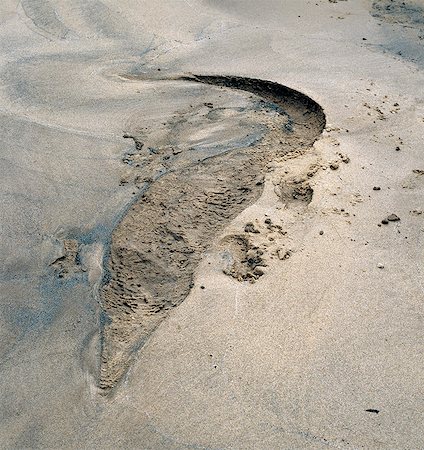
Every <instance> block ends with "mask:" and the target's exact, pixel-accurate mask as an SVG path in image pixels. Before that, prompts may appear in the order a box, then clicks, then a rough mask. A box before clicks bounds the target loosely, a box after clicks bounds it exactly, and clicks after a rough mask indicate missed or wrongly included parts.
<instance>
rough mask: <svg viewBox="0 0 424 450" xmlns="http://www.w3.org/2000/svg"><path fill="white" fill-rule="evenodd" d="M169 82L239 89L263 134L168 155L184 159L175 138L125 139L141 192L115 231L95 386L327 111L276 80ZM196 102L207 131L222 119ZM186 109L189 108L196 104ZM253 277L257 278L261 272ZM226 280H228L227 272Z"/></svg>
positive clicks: (140, 341) (118, 365)
mask: <svg viewBox="0 0 424 450" xmlns="http://www.w3.org/2000/svg"><path fill="white" fill-rule="evenodd" d="M176 80H177V82H181V83H193V85H194V86H195V85H196V84H198V83H201V84H203V85H210V86H211V88H212V87H213V89H215V90H216V89H220V94H221V95H220V97H224V98H225V96H227V95H229V93H231V92H232V91H233V90H237V91H239V92H240V95H244V96H245V97H246V98H247V99H248V100H249V101H250V102H251V104H252V107H251V108H246V109H245V110H239V111H238V113H240V114H241V116H245V119H243V120H246V123H248V124H249V123H252V124H253V125H252V127H254V124H257V125H259V126H261V127H262V128H263V129H264V130H265V131H264V134H263V136H262V137H261V138H260V139H259V140H258V141H256V142H252V141H250V142H248V143H246V144H245V145H238V146H233V147H231V148H230V149H228V150H225V149H224V150H223V149H221V150H220V151H219V152H217V153H215V154H209V155H204V154H202V157H200V158H198V159H196V158H194V159H193V158H191V159H190V158H189V159H187V158H186V159H184V158H182V159H180V160H178V159H173V158H176V156H180V153H184V152H182V150H181V149H180V148H179V147H178V143H176V142H173V143H170V144H169V147H166V145H165V146H164V145H162V146H159V147H158V148H152V147H149V148H144V147H145V146H144V144H143V141H142V139H143V136H146V133H148V132H149V131H147V132H146V131H144V135H143V136H141V135H140V136H139V135H137V136H129V135H127V136H126V137H132V138H133V139H134V142H135V145H136V149H135V151H134V153H132V154H131V155H130V156H129V157H127V159H128V158H129V162H132V163H136V164H135V165H136V166H140V167H144V168H145V172H144V174H143V175H142V176H141V175H140V176H139V177H136V179H135V180H134V182H135V183H136V184H137V180H139V183H141V185H142V187H143V194H141V196H140V197H139V199H138V200H137V201H136V202H135V203H134V204H133V205H132V207H131V208H130V210H129V211H128V212H127V214H126V215H125V217H124V218H123V219H122V221H121V222H120V223H119V225H118V226H117V227H116V229H115V230H114V232H113V235H112V240H111V246H110V257H109V261H108V267H107V271H108V275H107V280H105V283H104V285H103V287H102V290H101V299H102V309H103V313H104V317H105V320H104V321H103V326H102V330H101V337H102V349H101V361H100V374H99V386H100V387H101V388H102V389H105V390H107V389H110V388H112V387H113V386H115V385H116V383H118V382H119V380H120V379H121V378H122V376H123V375H124V374H125V372H126V371H127V369H128V368H129V367H130V365H131V362H132V360H133V358H134V357H135V354H136V352H137V350H139V349H140V348H141V347H142V346H143V345H144V343H145V342H146V340H147V338H148V337H149V335H150V334H151V333H152V332H153V330H154V329H155V328H156V327H157V326H158V325H159V324H160V323H161V322H162V321H163V320H164V318H165V317H166V316H167V315H168V314H169V312H170V311H171V310H172V309H173V308H175V307H176V306H178V305H180V304H181V303H182V302H183V301H184V299H185V298H186V297H187V295H188V294H189V292H190V289H191V287H192V286H193V276H194V273H195V270H196V267H197V266H198V264H199V262H200V260H201V259H202V257H203V256H204V253H205V251H206V250H207V249H208V248H209V247H210V246H211V244H212V243H213V241H214V239H215V238H216V237H217V236H218V235H219V234H221V233H222V232H223V230H224V228H225V227H226V226H227V225H228V224H229V223H230V222H231V221H232V220H233V219H234V218H235V217H236V216H237V215H239V214H240V213H241V212H242V211H243V210H244V209H246V208H247V207H248V206H249V205H251V204H253V203H254V202H255V201H256V200H257V199H258V198H259V197H260V195H261V193H262V190H263V176H264V174H265V172H266V171H267V167H268V166H269V164H270V163H271V162H272V161H273V160H275V159H277V158H279V157H281V156H283V155H285V154H287V152H289V151H293V150H296V152H299V154H301V153H304V152H305V151H308V150H309V149H310V148H311V146H312V145H313V143H314V142H315V140H316V139H317V138H318V137H319V136H320V135H321V132H322V130H323V128H324V126H325V116H324V113H323V111H322V108H321V107H320V106H319V105H318V104H317V103H315V102H314V101H313V100H311V99H310V98H309V97H307V96H305V95H303V94H301V93H299V92H297V91H294V90H292V89H289V88H287V87H284V86H281V85H279V84H277V83H274V82H270V81H262V80H257V79H250V78H242V77H230V76H198V75H196V76H194V75H193V76H187V77H181V78H178V79H175V78H174V79H173V80H172V82H176ZM163 82H164V83H166V82H168V81H167V80H164V81H163ZM203 105H205V106H206V110H207V111H206V110H205V108H203V109H199V111H203V112H202V113H201V114H202V117H204V119H202V120H205V126H206V125H207V126H211V123H212V124H213V123H214V120H216V121H217V124H218V123H219V121H222V120H225V114H224V112H225V111H224V112H223V111H222V110H223V108H220V110H218V111H214V105H213V104H212V103H204V104H203ZM190 107H193V110H195V109H196V105H190ZM196 117H197V116H196ZM172 121H173V124H174V128H173V129H178V128H176V127H175V124H176V123H177V125H178V126H179V127H181V126H183V125H184V123H185V126H190V123H191V122H190V121H193V123H195V122H194V119H193V115H191V116H184V115H183V116H182V117H180V118H179V119H178V120H177V121H176V120H175V118H173V119H172ZM206 121H207V124H206ZM162 125H164V124H162ZM217 126H218V125H217ZM152 132H153V131H152ZM246 142H247V141H246ZM189 150H192V149H189ZM159 160H160V161H161V164H162V166H161V167H162V169H163V168H165V169H166V170H162V172H161V171H159V172H158V173H159V175H156V176H149V174H148V173H146V171H149V170H153V169H154V167H155V165H154V162H155V161H156V163H157V162H158V161H159ZM170 161H174V163H170ZM178 161H180V163H178ZM181 161H182V162H181ZM295 188H296V189H297V191H296V195H294V194H293V196H292V197H293V198H295V199H297V198H298V199H299V200H304V201H308V200H309V199H310V196H311V195H312V191H311V189H310V188H309V186H308V185H306V184H304V185H301V186H296V187H295ZM290 189H293V187H291V188H290ZM293 192H294V191H293ZM236 241H237V242H236ZM236 241H234V242H232V245H236V244H238V247H240V251H243V252H245V253H246V252H247V251H248V250H249V245H250V244H249V242H248V237H247V236H246V237H238V238H237V240H236ZM258 257H259V259H260V255H258ZM255 261H256V260H255ZM255 264H256V263H255ZM256 266H260V261H259V263H257V264H256ZM257 272H258V274H257V275H258V276H260V274H259V267H258V268H257ZM228 274H229V275H233V274H232V273H231V270H230V271H229V273H228ZM239 279H241V280H243V279H246V278H245V277H243V276H241V277H239Z"/></svg>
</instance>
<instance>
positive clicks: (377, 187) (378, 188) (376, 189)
mask: <svg viewBox="0 0 424 450" xmlns="http://www.w3.org/2000/svg"><path fill="white" fill-rule="evenodd" d="M372 190H373V191H380V190H381V187H380V186H374V187H373V188H372Z"/></svg>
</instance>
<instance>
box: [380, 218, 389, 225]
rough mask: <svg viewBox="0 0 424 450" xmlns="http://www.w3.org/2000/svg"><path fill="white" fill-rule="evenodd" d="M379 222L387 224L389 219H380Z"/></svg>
mask: <svg viewBox="0 0 424 450" xmlns="http://www.w3.org/2000/svg"><path fill="white" fill-rule="evenodd" d="M381 223H382V224H383V225H387V224H388V223H389V221H388V220H387V219H383V220H382V221H381Z"/></svg>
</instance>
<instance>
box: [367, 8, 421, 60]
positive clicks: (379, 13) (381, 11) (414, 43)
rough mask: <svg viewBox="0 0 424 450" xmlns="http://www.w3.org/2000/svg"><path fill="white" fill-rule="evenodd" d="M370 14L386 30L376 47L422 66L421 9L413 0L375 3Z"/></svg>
mask: <svg viewBox="0 0 424 450" xmlns="http://www.w3.org/2000/svg"><path fill="white" fill-rule="evenodd" d="M371 15H372V16H373V17H375V18H376V19H378V20H379V21H380V22H381V23H382V24H383V25H384V24H385V25H386V26H387V27H389V28H388V29H387V30H386V42H385V43H383V44H380V47H381V48H382V49H383V50H384V51H387V52H389V53H392V54H394V55H396V57H401V58H402V59H405V60H407V61H409V62H413V63H415V64H417V65H418V66H420V67H423V66H424V6H423V3H422V2H421V1H416V0H405V1H404V0H378V1H377V0H376V1H373V3H372V9H371Z"/></svg>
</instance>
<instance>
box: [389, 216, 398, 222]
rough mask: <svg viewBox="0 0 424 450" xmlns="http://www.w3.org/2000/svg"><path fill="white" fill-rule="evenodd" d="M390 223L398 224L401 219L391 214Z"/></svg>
mask: <svg viewBox="0 0 424 450" xmlns="http://www.w3.org/2000/svg"><path fill="white" fill-rule="evenodd" d="M387 220H388V221H389V222H398V221H399V220H400V218H399V217H398V216H397V215H396V214H390V216H389V217H388V218H387Z"/></svg>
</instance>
